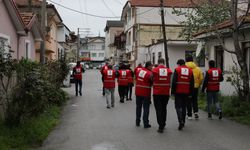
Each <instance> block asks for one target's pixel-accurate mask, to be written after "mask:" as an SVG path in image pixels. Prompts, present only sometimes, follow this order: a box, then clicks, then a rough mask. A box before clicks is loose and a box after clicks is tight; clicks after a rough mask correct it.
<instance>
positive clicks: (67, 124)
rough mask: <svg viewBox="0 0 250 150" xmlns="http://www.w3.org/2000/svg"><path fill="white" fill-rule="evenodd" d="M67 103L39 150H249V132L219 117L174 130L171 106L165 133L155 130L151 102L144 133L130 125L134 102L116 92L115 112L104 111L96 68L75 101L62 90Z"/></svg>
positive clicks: (88, 73) (88, 74)
mask: <svg viewBox="0 0 250 150" xmlns="http://www.w3.org/2000/svg"><path fill="white" fill-rule="evenodd" d="M64 90H65V91H67V92H68V93H69V94H70V97H71V99H70V100H69V101H68V103H67V105H66V106H65V108H64V110H63V113H62V116H61V119H60V124H59V125H58V126H57V127H56V128H55V129H54V131H52V132H51V134H50V135H49V137H48V138H47V139H46V141H45V142H44V143H43V146H42V147H41V148H39V149H41V150H250V128H249V127H248V126H245V125H241V124H238V123H235V122H233V121H230V120H228V119H225V118H223V119H222V120H218V117H217V116H213V120H208V119H207V114H206V113H205V112H201V111H200V119H199V120H187V121H186V125H185V128H184V130H183V131H178V129H177V128H178V122H177V116H176V112H175V109H174V103H173V101H172V100H170V101H169V104H168V106H167V108H168V114H167V125H166V130H165V132H164V133H162V134H161V133H158V132H157V128H158V125H157V122H156V114H155V110H154V106H153V104H152V105H151V110H150V119H149V120H150V124H151V125H152V127H151V128H149V129H144V128H143V126H141V127H136V126H135V108H136V106H135V98H134V97H133V100H132V101H125V103H123V104H122V103H119V97H118V92H117V88H116V91H115V93H116V96H115V100H116V102H115V108H112V109H107V108H106V100H105V97H103V96H102V83H101V76H100V72H99V71H98V70H87V71H86V73H85V74H84V76H83V96H78V97H75V96H74V94H75V92H74V85H72V86H71V87H69V88H65V89H64Z"/></svg>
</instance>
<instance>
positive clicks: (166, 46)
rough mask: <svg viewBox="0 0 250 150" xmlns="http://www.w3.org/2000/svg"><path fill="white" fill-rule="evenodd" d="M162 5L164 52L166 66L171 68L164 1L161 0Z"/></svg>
mask: <svg viewBox="0 0 250 150" xmlns="http://www.w3.org/2000/svg"><path fill="white" fill-rule="evenodd" d="M160 2H161V4H160V7H161V23H162V32H163V43H164V51H165V60H166V66H167V67H168V68H169V58H168V45H167V38H166V28H165V18H164V5H163V0H160Z"/></svg>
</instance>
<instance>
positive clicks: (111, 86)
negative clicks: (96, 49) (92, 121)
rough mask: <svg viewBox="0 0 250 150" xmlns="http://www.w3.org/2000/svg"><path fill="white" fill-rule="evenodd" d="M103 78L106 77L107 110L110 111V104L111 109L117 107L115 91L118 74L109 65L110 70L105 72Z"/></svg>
mask: <svg viewBox="0 0 250 150" xmlns="http://www.w3.org/2000/svg"><path fill="white" fill-rule="evenodd" d="M103 77H104V81H103V86H104V88H105V96H106V101H107V108H108V109H110V104H111V107H115V97H114V91H115V77H116V72H115V70H113V69H112V65H108V69H106V70H104V71H103ZM110 96H111V97H110Z"/></svg>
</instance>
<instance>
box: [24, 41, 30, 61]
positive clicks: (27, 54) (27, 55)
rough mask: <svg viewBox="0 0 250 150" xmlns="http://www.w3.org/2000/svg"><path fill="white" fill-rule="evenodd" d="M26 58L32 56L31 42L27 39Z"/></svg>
mask: <svg viewBox="0 0 250 150" xmlns="http://www.w3.org/2000/svg"><path fill="white" fill-rule="evenodd" d="M25 58H26V59H29V58H30V42H29V41H25Z"/></svg>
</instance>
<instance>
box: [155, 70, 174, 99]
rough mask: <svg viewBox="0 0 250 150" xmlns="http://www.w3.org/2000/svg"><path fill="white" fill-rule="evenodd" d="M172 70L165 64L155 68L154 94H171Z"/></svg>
mask: <svg viewBox="0 0 250 150" xmlns="http://www.w3.org/2000/svg"><path fill="white" fill-rule="evenodd" d="M171 75H172V71H171V69H169V68H167V67H165V66H164V65H159V66H158V67H156V68H154V69H153V94H154V95H170V80H171Z"/></svg>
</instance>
